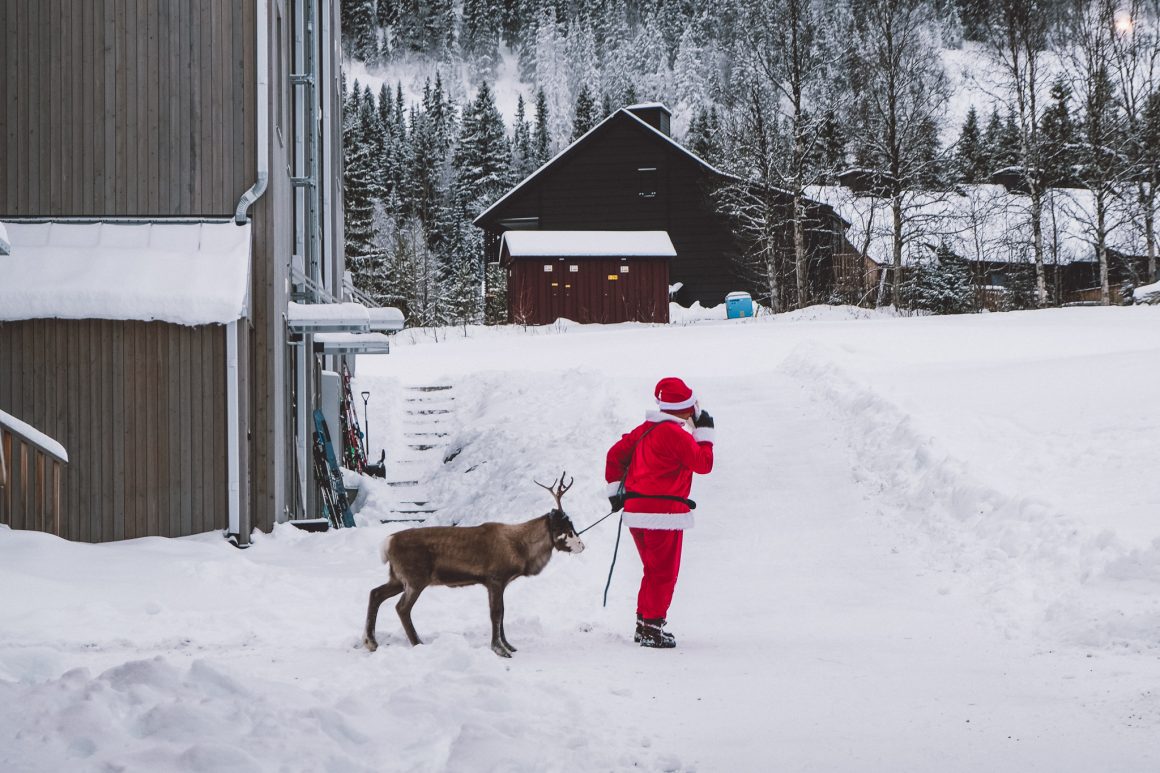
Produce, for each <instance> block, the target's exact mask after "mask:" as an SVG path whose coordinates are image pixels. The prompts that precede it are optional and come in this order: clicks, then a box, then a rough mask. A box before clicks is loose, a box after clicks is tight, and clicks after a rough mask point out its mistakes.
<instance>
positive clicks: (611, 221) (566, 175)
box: [475, 103, 845, 321]
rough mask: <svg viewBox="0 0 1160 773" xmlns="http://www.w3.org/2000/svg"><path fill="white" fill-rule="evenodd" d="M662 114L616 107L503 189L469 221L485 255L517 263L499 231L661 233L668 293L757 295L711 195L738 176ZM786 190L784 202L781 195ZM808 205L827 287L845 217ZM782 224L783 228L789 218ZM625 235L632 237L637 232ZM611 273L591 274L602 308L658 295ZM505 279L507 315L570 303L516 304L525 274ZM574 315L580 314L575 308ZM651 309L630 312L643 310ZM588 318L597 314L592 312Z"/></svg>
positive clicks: (640, 304)
mask: <svg viewBox="0 0 1160 773" xmlns="http://www.w3.org/2000/svg"><path fill="white" fill-rule="evenodd" d="M669 118H670V116H669V111H668V109H667V108H665V107H664V105H661V104H657V103H649V104H642V105H633V106H631V107H627V108H622V109H620V110H617V111H615V112H614V113H612V115H610V116H608V117H607V118H605V119H604V120H603V121H602V122H600V123H599V124H597V125H596V126H595V127H594V128H593V129H592V130H591V131H589V132H588V133H587V134H585V135H584V136H583V137H581V138H579V139H577V140H576V141H575V142H573V143H572V144H571V145H569V146H568V147H567V148H565V149H564V150H563V151H562V152H560V153H559V154H558V155H557V156H556V157H555V158H553V159H552V160H551V161H549V162H548V163H547V164H545V165H544V166H543V167H541V168H540V169H538V170H536V171H535V172H534V173H533V174H531V175H530V176H529V177H527V178H526V179H524V180H523V181H521V182H520V183H519V184H518V185H516V186H515V187H514V188H512V189H511V190H510V191H508V192H507V193H506V194H505V195H504V196H502V197H501V198H500V199H498V200H497V201H496V202H495V203H493V204H492V205H491V206H490V207H489V208H488V209H487V210H485V211H484V212H483V213H482V214H480V215H479V217H477V218H476V219H475V225H476V226H478V227H479V228H481V229H483V231H484V250H485V254H486V259H487V260H488V261H490V262H493V263H494V262H499V261H501V259H502V260H503V261H504V264H505V265H506V266H508V267H509V270H514V271H516V272H517V274H518V272H520V271H521V270H522V269H521V268H520V263H519V261H518V260H517V261H514V262H513V261H512V260H511V257H512V256H510V255H509V256H506V257H505V256H504V255H502V250H501V244H502V243H503V236H504V234H505V233H513V232H517V231H525V230H531V231H540V232H545V233H546V232H559V233H567V232H577V231H600V232H629V233H642V232H663V233H664V234H666V235H667V236H668V238H669V240H671V243H672V246H673V248H674V250H675V255H673V256H672V257H671V258H669V259H668V260H667V263H666V265H667V267H668V275H669V279H668V281H669V282H670V283H671V284H673V285H677V284H679V285H680V288H679V290H678V291H677V292H676V294H675V297H674V300H676V301H678V302H680V303H682V304H685V305H688V304H691V303H693V302H694V301H699V302H700V303H701V304H703V305H712V306H716V305H718V304H721V303H724V301H725V296H726V295H727V294H728V293H730V292H732V291H735V290H751V291H753V292H754V294H755V297H760V296H761V294H762V292H761V289H760V288H758V287H755V282H754V276H753V272H752V271H750V270H747V269H745V268H744V266H743V265H742V264H741V262H740V261H739V257H740V256H741V255H742V254H743V245H741V244H740V243H739V240H738V238H737V235H736V234H735V232H734V228H733V226H732V224H731V223H730V222H729V220H728V218H727V217H725V216H724V215H723V214H721V212H720V211H719V210H718V208H717V207H716V206H715V204H714V202H713V200H712V198H711V195H712V192H713V190H714V189H716V188H717V187H718V186H720V185H721V184H723V183H729V182H737V180H736V179H735V178H731V177H729V176H728V175H726V174H724V173H722V172H721V171H719V170H717V169H715V168H714V167H713V166H712V165H710V164H709V163H708V162H706V161H705V160H704V159H701V158H699V157H697V156H696V155H694V154H693V153H691V152H689V150H687V149H686V148H684V147H682V146H681V145H680V144H678V143H677V142H675V141H674V140H673V139H672V137H671V136H669V125H670V122H669ZM775 195H781V193H780V192H775ZM784 197H785V198H786V200H787V208H788V194H785V195H784ZM808 204H809V206H810V208H811V211H812V212H814V213H815V214H816V217H817V219H818V222H819V223H820V224H821V225H820V226H819V227H818V228H811V229H810V233H809V236H808V238H809V239H810V242H811V243H810V250H811V254H812V255H813V256H814V261H813V267H814V270H815V276H814V277H813V279H814V285H815V290H816V291H817V292H819V293H821V294H823V295H825V294H826V293H827V291H828V288H829V287H831V286H832V285H833V284H834V283H835V276H834V271H835V266H836V264H835V262H834V260H833V258H834V255H835V253H837V252H840V250H841V244H842V239H841V235H842V231H843V229H844V227H845V224H844V223H843V222H842V221H841V220H840V218H838V217H837V216H835V215H834V213H833V212H832V211H831V210H830V209H829V208H828V207H826V206H824V205H820V204H818V203H817V202H812V201H811V202H808ZM785 232H786V234H787V235H788V220H787V225H786V226H785ZM625 238H626V243H631V241H632V239H633V238H634V237H633V236H630V235H626V237H625ZM787 238H788V237H787ZM554 241H557V242H559V241H560V239H555V240H554ZM601 249H602V250H603V251H604V252H603V253H602V255H601V257H602V258H607V259H609V260H611V259H614V258H617V257H619V256H618V255H617V254H616V253H617V247H616V246H615V243H614V242H610V241H608V240H607V238H605V240H604V241H603V242H602V247H601ZM625 249H626V250H627V249H628V248H627V247H626V248H625ZM590 257H591V256H590ZM623 257H626V258H627V257H631V253H629V252H624V254H623ZM653 257H657V256H653ZM576 265H582V264H576ZM624 265H627V264H624ZM578 270H579V269H578ZM618 272H619V268H618V269H617V271H615V272H614V271H605V272H603V273H600V272H594V273H593V276H594V277H600V278H601V281H603V282H604V283H605V284H604V287H603V291H607V293H605V292H603V291H600V292H597V291H596V288H595V286H594V285H593V286H592V287H591V288H590V297H591V298H592V299H593V300H592V303H593V304H595V303H596V299H597V298H599V299H600V302H601V303H602V304H604V305H605V306H608V305H609V304H608V303H606V302H605V301H604V299H605V298H606V296H607V297H608V298H612V297H622V296H623V295H624V293H625V292H628V293H629V298H630V300H629V301H627V303H628V305H629V306H630V307H632V308H634V309H637V310H645V309H651V308H652V306H653V304H654V303H655V301H654V299H653V298H652V297H651V296H649V297H647V298H645V297H640V298H635V297H632V296H633V293H634V292H635V291H634V290H633V289H632V288H631V286H630V285H629V284H623V283H622V284H616V283H618V282H621V280H620V279H619V277H617V278H615V279H614V278H613V277H614V276H617V275H618ZM510 279H511V281H513V282H514V283H515V286H517V288H519V289H517V291H516V292H515V293H514V294H513V293H510V292H509V317H510V318H511V319H512V320H515V319H517V318H518V317H521V316H525V317H526V316H527V315H528V314H529V313H530V314H531V317H532V318H536V319H541V318H543V319H546V318H547V317H550V316H551V313H552V312H550V311H548V310H546V309H544V308H541V306H542V305H543V304H549V303H550V304H553V305H554V307H560V306H562V305H564V304H566V303H572V301H565V300H564V299H563V298H555V297H552V296H549V295H543V296H538V297H539V300H536V301H534V304H536V308H534V309H529V308H521V304H523V305H524V306H526V305H527V303H529V301H528V298H527V296H528V293H527V290H526V286H525V285H524V284H522V283H523V282H524V281H525V278H522V277H521V276H511V277H510ZM587 281H588V280H587V279H586V280H585V282H586V286H588V285H587ZM593 281H595V280H593ZM564 284H565V283H560V284H559V285H558V286H557V287H556V288H555V292H557V293H564V292H565V290H569V289H573V288H566V287H565V286H564ZM642 287H643V286H642ZM650 287H651V285H650ZM549 289H552V288H551V283H549ZM649 292H651V290H649ZM620 305H621V306H623V305H624V302H620ZM577 313H580V314H582V315H583V314H584V313H585V312H584V311H582V310H579V309H578V310H577ZM649 313H651V312H648V313H643V314H638V315H637V316H636V317H635V318H637V319H642V320H643V319H645V318H650V317H649ZM589 316H590V318H591V319H592V320H593V321H597V318H598V316H599V315H595V316H593V315H589ZM666 316H667V311H666Z"/></svg>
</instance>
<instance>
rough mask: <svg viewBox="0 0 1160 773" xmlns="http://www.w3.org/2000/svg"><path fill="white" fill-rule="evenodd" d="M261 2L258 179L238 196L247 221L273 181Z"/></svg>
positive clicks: (266, 3) (264, 4) (261, 5)
mask: <svg viewBox="0 0 1160 773" xmlns="http://www.w3.org/2000/svg"><path fill="white" fill-rule="evenodd" d="M257 4H258V8H257V10H258V50H257V51H256V52H255V56H257V58H258V61H257V68H258V89H257V91H258V94H257V101H258V180H257V182H255V183H254V184H253V185H252V186H250V189H249V190H248V191H246V192H245V193H243V194H242V197H241V198H240V199H238V206H237V209H236V210H234V222H235V223H237V224H238V225H243V224H245V222H246V220H247V219H248V215H247V213H248V211H249V209H250V207H251V206H253V204H254V202H255V201H257V200H258V199H259V198H261V196H262V194H263V193H265V192H266V185H267V184H268V183H269V181H270V0H257Z"/></svg>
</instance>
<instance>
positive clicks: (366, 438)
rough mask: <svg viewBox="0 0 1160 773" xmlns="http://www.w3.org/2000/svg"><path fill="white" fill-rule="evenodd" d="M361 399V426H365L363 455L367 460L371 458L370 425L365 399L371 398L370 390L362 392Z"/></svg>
mask: <svg viewBox="0 0 1160 773" xmlns="http://www.w3.org/2000/svg"><path fill="white" fill-rule="evenodd" d="M362 399H363V426H364V427H366V432H364V433H363V456H365V457H366V458H367V459H368V460H370V458H371V425H370V422H368V421H367V400H370V399H371V393H370V392H363V393H362Z"/></svg>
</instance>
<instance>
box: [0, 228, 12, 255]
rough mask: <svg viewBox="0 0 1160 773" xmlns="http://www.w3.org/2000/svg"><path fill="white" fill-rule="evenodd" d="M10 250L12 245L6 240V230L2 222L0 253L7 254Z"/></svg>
mask: <svg viewBox="0 0 1160 773" xmlns="http://www.w3.org/2000/svg"><path fill="white" fill-rule="evenodd" d="M10 252H12V245H11V244H10V243H9V242H8V231H6V230H5V229H4V224H3V223H0V255H7V254H9V253H10Z"/></svg>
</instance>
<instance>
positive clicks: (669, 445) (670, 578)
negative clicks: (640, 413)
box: [604, 378, 715, 649]
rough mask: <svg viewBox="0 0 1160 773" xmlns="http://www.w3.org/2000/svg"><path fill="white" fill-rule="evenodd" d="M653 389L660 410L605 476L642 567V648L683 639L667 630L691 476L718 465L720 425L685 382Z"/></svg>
mask: <svg viewBox="0 0 1160 773" xmlns="http://www.w3.org/2000/svg"><path fill="white" fill-rule="evenodd" d="M654 392H655V397H656V401H657V410H655V411H648V412H647V413H646V414H645V421H644V423H643V424H641V425H640V426H638V427H637V428H635V429H634V430H632V431H631V432H629V433H628V434H626V435H624V436H623V437H622V438H621V439H620V440H618V441H617V442H616V443H615V444H614V445H613V446H612V448H610V449H609V450H608V458H607V464H606V465H605V472H604V478H605V480H607V481H608V485H609V491H608V494H609V500H610V501H611V502H612V506H613V509H614V510H616V509H620V508H621V506H622V505H623V509H624V515H623V516H622V518H623V522H624V523H625V524H626V525H627V526H628V527H629V531H630V532H631V533H632V539H633V541H634V542H635V543H636V549H637V552H639V553H640V560H641V563H642V564H643V565H644V576H643V577H641V581H640V592H639V593H638V594H637V601H636V634H635V636H634V637H633V639H634V641H636V642H639V643H640V645H641V646H643V647H659V648H662V649H668V648H671V647H675V646H677V640H676V637H674V636H673V634H671V633H670V632H668V631H666V630H665V628H664V627H665V625H667V624H668V623H667V620H666V619H665V618H666V616H667V615H668V611H669V604H670V602H671V601H672V599H673V589H674V588H675V587H676V585H677V574H678V573H679V571H680V568H681V545H682V542H683V536H684V530H685V529H689V528H692V526H693V513H692V512H691V509H692V507H691V505H692V503H691V502H690V501H689V498H688V497H689V490H690V489H691V487H692V485H693V473H697V474H699V475H705V474H707V473H709V472H711V471H712V469H713V434H714V431H715V429H714V423H713V417H712V416H710V415H709V412H708V411H704V410H701V408H700V406H699V405H698V403H697V398H696V396H695V395H694V394H693V390H692V389H690V388H689V387H688V386H687V385H686V384H685V382H684V381H681V380H680V379H679V378H664V379H661V380H660V381H659V382H658V383H657V385H656V389H655V390H654ZM689 424H691V425H692V426H691V427H689V426H688V425H689ZM690 430H691V431H690ZM692 506H693V507H695V505H692Z"/></svg>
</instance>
